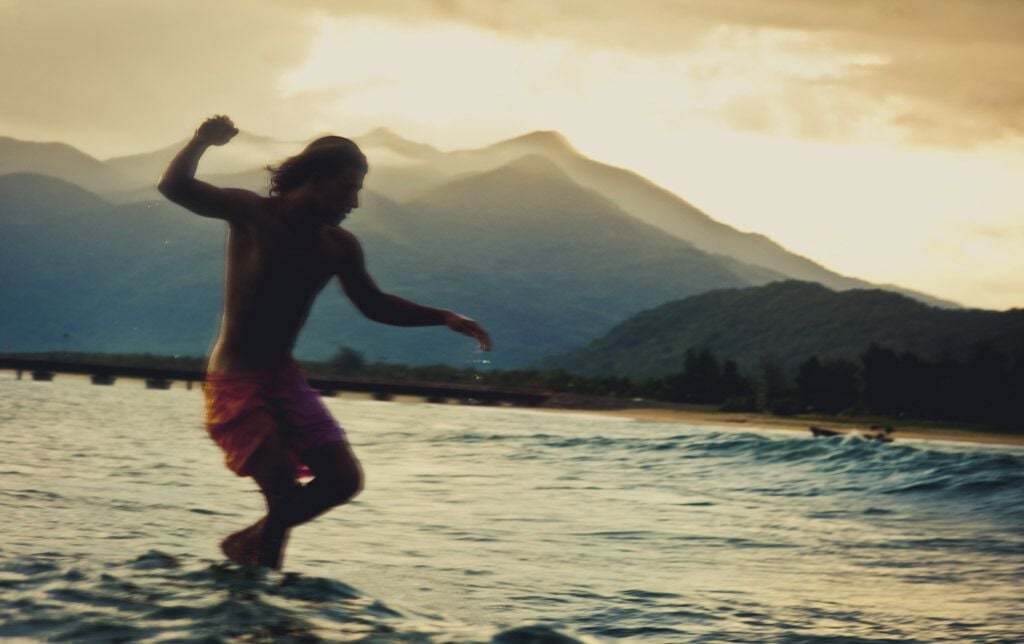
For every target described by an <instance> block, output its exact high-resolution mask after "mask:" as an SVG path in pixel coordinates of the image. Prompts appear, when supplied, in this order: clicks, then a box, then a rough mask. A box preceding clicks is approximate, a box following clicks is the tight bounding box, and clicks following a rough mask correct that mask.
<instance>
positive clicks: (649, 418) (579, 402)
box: [544, 396, 1024, 447]
mask: <svg viewBox="0 0 1024 644" xmlns="http://www.w3.org/2000/svg"><path fill="white" fill-rule="evenodd" d="M544 409H545V410H547V411H551V412H553V413H566V412H569V413H579V412H586V413H594V414H601V415H604V416H608V417H612V418H631V419H633V420H637V421H644V422H654V423H681V424H686V425H707V426H714V427H719V428H723V429H728V428H736V429H743V430H747V431H749V430H751V429H755V428H756V429H767V430H781V431H790V432H803V433H809V430H810V427H811V426H815V427H822V428H826V429H831V430H835V431H838V432H840V433H843V434H846V433H853V434H859V435H861V436H870V435H873V434H877V433H878V432H879V428H885V427H892V428H893V430H894V431H893V433H892V438H893V440H894V441H899V440H902V439H911V440H929V441H954V442H967V443H978V444H985V445H1013V446H1018V447H1020V446H1024V431H1022V432H1020V433H1016V434H1013V433H1009V432H999V431H996V430H994V429H987V428H981V427H974V426H972V427H963V426H958V425H953V424H944V423H932V422H925V421H913V420H911V421H902V420H896V419H891V418H870V419H868V418H845V417H826V416H812V415H799V416H775V415H772V414H763V413H755V412H724V411H719V410H718V409H717V408H716V407H714V406H711V405H671V404H667V403H655V404H651V405H649V406H645V405H644V403H643V402H630V403H621V406H615V404H614V403H612V402H611V399H585V398H582V397H573V398H567V397H557V396H556V397H555V398H554V399H553V400H552V402H551V403H550V404H549V405H548V406H545V407H544Z"/></svg>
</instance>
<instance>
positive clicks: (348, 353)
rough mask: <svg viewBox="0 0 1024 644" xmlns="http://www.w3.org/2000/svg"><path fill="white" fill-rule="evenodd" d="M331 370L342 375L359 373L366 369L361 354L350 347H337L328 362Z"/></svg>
mask: <svg viewBox="0 0 1024 644" xmlns="http://www.w3.org/2000/svg"><path fill="white" fill-rule="evenodd" d="M330 364H331V370H332V371H334V373H337V374H342V375H351V374H354V373H360V372H362V371H364V370H365V369H366V360H365V359H364V358H363V354H361V353H359V352H358V351H356V350H355V349H353V348H351V347H344V346H343V347H339V348H338V350H337V351H335V352H334V355H333V356H331V360H330Z"/></svg>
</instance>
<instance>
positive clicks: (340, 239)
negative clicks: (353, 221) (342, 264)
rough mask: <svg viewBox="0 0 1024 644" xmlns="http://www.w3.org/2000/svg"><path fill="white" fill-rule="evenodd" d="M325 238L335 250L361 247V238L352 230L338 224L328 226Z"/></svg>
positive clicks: (325, 230)
mask: <svg viewBox="0 0 1024 644" xmlns="http://www.w3.org/2000/svg"><path fill="white" fill-rule="evenodd" d="M324 239H325V240H326V241H327V243H328V244H329V245H330V246H331V248H332V249H333V250H338V251H350V250H352V249H355V248H359V239H358V238H356V236H355V235H353V234H352V233H351V232H349V231H347V230H345V229H344V228H338V227H337V226H326V227H325V228H324Z"/></svg>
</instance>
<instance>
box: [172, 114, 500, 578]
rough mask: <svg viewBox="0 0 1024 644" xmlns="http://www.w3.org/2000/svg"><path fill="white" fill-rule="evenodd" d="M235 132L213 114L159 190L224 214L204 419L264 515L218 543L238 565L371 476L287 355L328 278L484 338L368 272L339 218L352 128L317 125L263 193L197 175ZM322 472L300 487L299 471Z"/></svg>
mask: <svg viewBox="0 0 1024 644" xmlns="http://www.w3.org/2000/svg"><path fill="white" fill-rule="evenodd" d="M236 134H238V130H237V129H236V128H235V127H234V125H233V124H232V122H231V120H230V119H229V118H227V117H226V116H215V117H212V118H209V119H207V120H206V121H205V122H204V123H203V124H202V125H200V126H199V128H198V129H197V130H196V132H195V136H193V138H192V140H191V141H189V142H188V143H187V144H186V145H185V147H184V148H183V149H182V150H181V151H180V152H179V153H178V154H177V156H175V157H174V159H173V160H172V161H171V163H170V165H169V166H168V167H167V170H166V171H165V172H164V175H163V178H162V179H161V180H160V184H159V189H160V192H161V193H162V194H163V195H164V196H165V197H167V198H168V199H169V200H171V201H173V202H174V203H177V204H179V205H181V206H184V207H185V208H187V209H189V210H191V211H192V212H194V213H196V214H198V215H202V216H204V217H214V218H217V219H223V220H224V221H226V222H227V223H228V245H227V246H228V248H227V272H226V293H225V302H224V316H223V319H222V321H221V328H220V336H219V338H218V340H217V343H216V345H215V346H214V348H213V352H212V353H211V355H210V360H209V364H208V367H207V377H206V382H205V383H204V391H205V396H206V420H207V430H208V431H209V433H210V436H211V437H212V438H213V439H214V441H216V442H217V443H218V445H220V446H221V448H222V449H223V450H224V452H225V460H226V463H227V465H228V467H229V468H230V469H231V470H232V471H234V472H235V473H236V474H238V475H239V476H252V477H253V479H255V481H256V483H257V484H258V485H259V487H260V490H261V491H262V492H263V495H264V497H265V498H266V502H267V514H266V516H264V517H263V518H262V519H260V520H259V521H257V522H256V523H255V524H253V525H251V526H249V527H247V528H245V529H243V530H240V531H238V532H236V533H234V534H232V535H230V536H228V537H226V538H225V539H224V540H223V541H222V542H221V549H222V550H223V552H224V554H225V555H226V556H227V557H228V558H230V559H232V560H234V561H237V562H239V563H244V564H257V565H262V566H268V567H271V568H276V569H279V568H280V567H281V563H282V559H283V552H284V546H285V543H286V541H287V537H288V532H289V530H290V529H291V528H293V527H295V526H297V525H299V524H302V523H305V522H307V521H309V520H310V519H313V518H314V517H316V516H318V515H320V514H321V513H323V512H325V511H326V510H328V509H330V508H332V507H334V506H336V505H340V504H342V503H345V502H346V501H348V500H350V499H352V498H353V497H354V496H355V495H356V494H358V493H359V491H360V490H361V489H362V485H363V475H362V470H361V468H360V466H359V462H358V461H357V460H356V458H355V456H354V455H353V453H352V450H351V449H350V448H349V445H348V443H347V442H346V440H345V434H344V432H343V430H342V429H341V428H340V427H339V426H338V424H337V422H336V421H335V420H334V419H333V418H332V416H331V415H330V413H329V412H328V411H327V409H326V408H325V407H324V406H323V403H322V402H321V401H320V399H319V397H318V395H317V393H316V392H315V391H314V390H313V389H311V388H310V387H309V385H308V384H307V383H306V381H305V378H304V377H303V376H302V374H301V372H300V371H299V370H298V368H297V366H296V364H295V361H294V360H293V358H292V356H291V352H292V347H293V346H294V344H295V340H296V337H297V336H298V333H299V330H300V328H301V327H302V325H303V323H304V322H305V320H306V317H307V316H308V315H309V310H310V307H311V306H312V304H313V300H314V299H315V297H316V295H317V294H318V293H319V292H320V290H321V289H323V287H324V286H325V285H326V284H327V282H328V281H329V280H330V278H331V277H333V276H337V278H338V280H339V282H340V283H341V288H342V290H344V292H345V294H346V295H347V296H348V298H349V299H350V300H351V301H352V303H353V304H355V306H356V307H357V308H358V309H359V311H360V312H362V313H363V314H364V315H365V316H366V317H368V318H370V319H371V320H374V321H377V322H381V323H384V324H393V325H399V326H429V325H446V326H448V328H450V329H452V330H453V331H457V332H459V333H463V334H466V335H468V336H471V337H473V338H475V339H476V340H477V342H479V344H480V347H481V348H482V349H484V350H488V349H489V348H490V338H489V337H488V335H487V332H486V331H484V329H483V328H482V327H481V326H480V325H479V324H477V323H476V322H474V321H473V320H471V319H469V318H466V317H463V316H461V315H459V314H457V313H454V312H452V311H447V310H444V309H437V308H432V307H428V306H422V305H419V304H415V303H413V302H410V301H408V300H404V299H402V298H399V297H396V296H394V295H389V294H386V293H383V292H381V290H380V289H379V288H378V287H377V285H376V284H375V283H374V281H373V279H371V278H370V276H369V275H368V274H367V273H366V268H365V264H364V261H363V253H362V249H361V247H360V245H359V242H358V240H357V239H356V238H355V236H353V235H352V234H351V233H349V232H348V231H346V230H343V229H341V228H338V227H337V226H338V224H339V223H341V221H342V220H343V219H344V218H345V216H346V215H347V214H348V213H349V212H351V211H352V210H353V209H354V208H356V207H358V205H359V201H358V194H359V190H360V189H361V188H362V185H363V177H364V176H365V175H366V172H367V168H368V166H367V163H366V158H365V157H364V156H363V154H362V152H361V151H360V150H359V148H358V147H357V146H356V144H355V143H353V142H352V141H350V140H348V139H344V138H341V137H336V136H328V137H323V138H321V139H317V140H316V141H314V142H313V143H311V144H309V146H307V147H306V149H305V150H303V152H302V153H301V154H299V155H297V156H295V157H292V158H290V159H287V160H286V161H284V163H282V164H281V165H280V166H278V167H277V168H270V169H271V171H272V176H271V189H270V193H269V196H267V197H262V196H260V195H257V194H255V193H252V192H249V191H247V190H239V189H232V188H218V187H215V186H212V185H210V184H208V183H204V182H202V181H199V180H197V179H196V178H195V172H196V168H197V166H198V164H199V158H200V157H201V156H202V155H203V153H204V152H205V151H206V150H207V148H209V147H210V146H211V145H224V144H226V143H227V142H228V141H230V140H231V139H232V138H233V137H234V136H235V135H236ZM309 472H311V473H312V474H313V475H314V476H315V478H314V479H313V480H312V481H311V482H309V483H308V484H306V485H300V484H299V482H298V480H297V478H298V476H299V475H300V474H307V473H309Z"/></svg>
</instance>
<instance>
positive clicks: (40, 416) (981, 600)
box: [0, 372, 1024, 642]
mask: <svg viewBox="0 0 1024 644" xmlns="http://www.w3.org/2000/svg"><path fill="white" fill-rule="evenodd" d="M326 402H327V405H328V407H329V408H330V409H331V411H332V412H333V413H334V414H335V415H336V416H337V417H338V418H339V419H340V420H341V422H342V424H343V425H344V426H345V428H346V430H347V431H348V433H349V437H350V440H351V442H352V444H353V446H354V449H355V451H356V453H357V455H358V456H359V458H360V459H361V461H362V463H363V465H364V468H365V470H366V479H367V484H366V489H365V491H364V492H363V494H362V495H361V496H360V497H358V498H357V499H356V500H355V501H354V502H353V503H351V504H350V505H348V506H345V507H342V508H339V509H336V510H334V511H332V512H331V513H329V514H327V515H325V516H323V517H321V518H319V519H317V520H316V521H314V522H313V523H311V524H309V525H306V526H302V527H300V528H298V529H296V530H295V531H294V532H293V534H292V538H291V543H290V545H289V548H288V551H287V557H286V561H285V567H284V571H283V572H281V573H276V572H267V571H262V570H257V569H249V568H245V567H239V566H237V565H234V564H231V563H228V562H225V561H224V560H223V558H222V557H221V556H220V554H219V551H218V550H217V547H216V544H217V542H218V541H219V539H220V538H221V537H222V536H224V535H225V534H228V533H229V532H232V531H234V530H237V529H238V528H240V527H242V526H245V525H247V524H249V523H251V522H252V521H253V520H255V519H256V518H258V516H259V515H260V513H261V511H262V500H261V497H260V495H259V494H258V492H256V490H255V487H254V486H253V484H252V482H251V480H249V479H243V478H238V477H235V476H234V475H233V474H231V473H230V472H228V471H227V470H226V469H225V468H224V467H223V464H222V460H221V455H220V453H219V452H218V450H217V448H216V447H215V446H214V445H213V443H212V442H210V441H209V439H208V438H207V437H206V435H205V433H204V430H203V428H202V424H201V421H202V418H201V416H202V400H201V394H200V392H199V391H198V388H197V389H196V390H192V391H188V390H185V389H184V388H173V389H171V390H169V391H153V390H147V389H145V388H144V387H143V386H142V385H141V384H140V383H138V382H130V381H123V382H119V383H118V384H117V385H115V386H113V387H100V386H94V385H91V384H90V383H89V382H88V381H85V380H75V379H70V378H63V379H62V378H61V377H60V376H58V378H57V380H55V381H54V382H50V383H43V382H33V381H30V380H27V379H26V380H16V379H15V378H14V375H13V374H10V373H6V372H5V373H0V517H2V526H3V527H2V535H3V536H2V540H0V638H4V639H11V640H18V639H23V640H27V641H38V640H47V641H49V640H71V641H89V640H93V641H136V640H141V641H195V640H202V641H317V640H326V641H360V642H487V641H494V642H572V641H613V640H619V639H624V640H635V641H648V642H940V641H949V642H1019V641H1024V611H1022V610H1021V607H1022V606H1024V590H1022V589H1024V452H1022V451H1021V450H1019V449H1014V448H1002V447H991V446H989V447H983V446H976V445H968V444H955V445H954V444H938V443H928V442H911V441H901V440H897V442H895V443H893V444H881V443H876V442H870V441H865V440H861V439H857V438H843V437H837V438H828V439H813V438H811V437H810V435H809V434H806V435H805V434H798V433H787V432H781V431H778V430H776V431H770V432H769V431H758V430H756V429H755V428H749V429H743V430H740V429H736V428H726V427H722V428H716V427H709V426H702V427H698V426H690V425H685V424H669V423H642V422H635V421H630V420H624V419H619V418H610V417H601V416H598V415H586V414H570V413H552V412H544V411H530V410H521V409H512V408H504V407H501V408H495V407H473V406H460V405H454V404H449V405H430V404H425V403H407V402H392V403H388V402H374V401H369V400H348V399H346V398H345V397H341V398H330V399H326ZM897 435H898V433H897Z"/></svg>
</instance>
